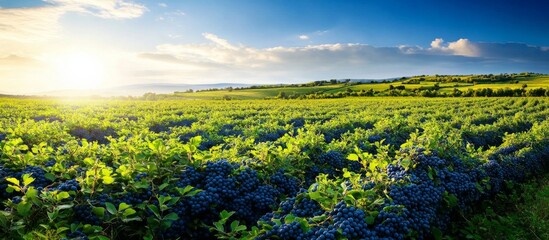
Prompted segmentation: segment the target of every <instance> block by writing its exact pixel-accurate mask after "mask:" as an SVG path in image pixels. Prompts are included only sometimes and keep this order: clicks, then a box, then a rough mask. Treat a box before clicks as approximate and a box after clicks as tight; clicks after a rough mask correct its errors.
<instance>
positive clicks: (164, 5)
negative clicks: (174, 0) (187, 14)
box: [158, 3, 168, 8]
mask: <svg viewBox="0 0 549 240" xmlns="http://www.w3.org/2000/svg"><path fill="white" fill-rule="evenodd" d="M158 6H159V7H163V8H166V7H168V4H166V3H159V4H158Z"/></svg>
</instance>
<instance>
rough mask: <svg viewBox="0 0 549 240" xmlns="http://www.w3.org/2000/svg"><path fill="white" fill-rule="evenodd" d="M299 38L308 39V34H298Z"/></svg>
mask: <svg viewBox="0 0 549 240" xmlns="http://www.w3.org/2000/svg"><path fill="white" fill-rule="evenodd" d="M299 39H301V40H309V36H307V35H300V36H299Z"/></svg>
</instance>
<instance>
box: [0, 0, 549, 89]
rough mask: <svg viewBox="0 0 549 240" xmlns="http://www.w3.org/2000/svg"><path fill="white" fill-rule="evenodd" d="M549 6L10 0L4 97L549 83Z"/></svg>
mask: <svg viewBox="0 0 549 240" xmlns="http://www.w3.org/2000/svg"><path fill="white" fill-rule="evenodd" d="M547 12H549V2H547V1H541V0H540V1H531V0H522V1H515V0H485V1H482V0H476V1H468V0H462V1H434V0H416V1H414V0H409V1H399V0H384V1H377V0H371V1H344V0H342V1H323V0H315V1H313V0H271V1H266V0H231V1H223V0H217V1H214V0H202V1H198V0H170V1H168V0H164V1H162V0H161V1H145V0H132V1H130V0H0V85H1V86H0V93H16V94H28V93H39V92H46V91H53V90H61V89H94V88H108V87H113V86H124V85H131V84H153V83H181V84H183V83H184V84H198V83H201V84H203V83H252V84H271V83H296V82H309V81H314V80H322V79H334V78H335V79H347V78H353V79H381V78H392V77H401V76H411V75H422V74H480V73H512V72H538V73H549V30H548V29H549V14H547Z"/></svg>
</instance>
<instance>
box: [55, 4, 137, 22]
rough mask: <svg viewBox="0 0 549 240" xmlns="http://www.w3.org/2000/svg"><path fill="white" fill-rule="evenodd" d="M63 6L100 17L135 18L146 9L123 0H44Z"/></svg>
mask: <svg viewBox="0 0 549 240" xmlns="http://www.w3.org/2000/svg"><path fill="white" fill-rule="evenodd" d="M46 2H50V3H53V4H56V5H60V6H64V7H66V8H67V9H69V11H78V12H84V13H89V14H92V15H94V16H97V17H101V18H114V19H124V18H136V17H140V16H141V15H143V14H144V13H145V11H147V8H146V7H145V6H144V5H142V4H137V3H133V2H129V1H124V0H46Z"/></svg>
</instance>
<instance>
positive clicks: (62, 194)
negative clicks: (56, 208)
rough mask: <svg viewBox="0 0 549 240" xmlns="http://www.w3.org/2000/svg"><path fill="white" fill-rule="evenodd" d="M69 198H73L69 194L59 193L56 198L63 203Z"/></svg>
mask: <svg viewBox="0 0 549 240" xmlns="http://www.w3.org/2000/svg"><path fill="white" fill-rule="evenodd" d="M69 197H71V196H70V195H69V193H68V192H58V193H57V196H56V198H57V201H61V200H63V199H67V198H69Z"/></svg>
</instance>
